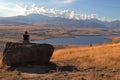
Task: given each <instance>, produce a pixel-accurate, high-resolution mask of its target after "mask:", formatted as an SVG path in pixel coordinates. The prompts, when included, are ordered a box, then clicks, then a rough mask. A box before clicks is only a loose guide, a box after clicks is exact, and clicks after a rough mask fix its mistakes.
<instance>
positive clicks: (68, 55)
mask: <svg viewBox="0 0 120 80" xmlns="http://www.w3.org/2000/svg"><path fill="white" fill-rule="evenodd" d="M52 61H53V62H61V63H64V64H65V65H74V66H77V67H79V68H90V67H96V68H108V69H120V43H117V44H104V45H98V46H92V47H75V48H68V49H62V50H56V51H55V52H54V54H53V56H52ZM64 61H68V62H64ZM69 61H70V62H69Z"/></svg>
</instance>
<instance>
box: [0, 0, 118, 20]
mask: <svg viewBox="0 0 120 80" xmlns="http://www.w3.org/2000/svg"><path fill="white" fill-rule="evenodd" d="M36 8H37V9H36ZM33 9H36V11H35V10H34V11H33ZM53 9H54V10H53ZM37 10H40V11H39V12H38V11H37ZM41 10H42V11H41ZM65 10H66V11H65ZM67 10H68V11H67ZM46 11H48V12H49V11H50V12H51V13H49V15H50V16H53V15H55V16H58V17H60V16H62V17H69V18H75V19H86V18H99V19H103V20H105V19H106V20H120V0H0V17H8V16H16V15H25V14H26V13H27V14H30V13H33V12H38V13H42V14H48V13H46ZM58 13H60V14H58Z"/></svg>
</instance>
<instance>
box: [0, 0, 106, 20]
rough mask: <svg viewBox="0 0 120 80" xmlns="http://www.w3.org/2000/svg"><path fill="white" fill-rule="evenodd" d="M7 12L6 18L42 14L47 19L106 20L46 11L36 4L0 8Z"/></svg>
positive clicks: (84, 15) (53, 10)
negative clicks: (8, 12) (9, 12)
mask: <svg viewBox="0 0 120 80" xmlns="http://www.w3.org/2000/svg"><path fill="white" fill-rule="evenodd" d="M73 1H75V0H62V1H61V2H63V3H72V2H73ZM1 9H4V10H8V11H11V12H12V13H11V14H9V15H8V16H17V15H28V14H42V15H46V16H49V17H62V18H69V19H77V20H86V19H98V20H101V21H105V20H107V19H106V18H104V17H98V16H97V15H96V14H93V13H91V14H89V15H87V14H79V13H77V12H75V11H70V10H61V11H60V10H57V9H54V8H51V9H47V8H45V7H38V6H37V5H36V4H33V5H32V6H31V7H29V8H28V7H27V6H24V7H21V6H19V5H16V6H15V7H14V8H8V7H4V6H0V10H1Z"/></svg>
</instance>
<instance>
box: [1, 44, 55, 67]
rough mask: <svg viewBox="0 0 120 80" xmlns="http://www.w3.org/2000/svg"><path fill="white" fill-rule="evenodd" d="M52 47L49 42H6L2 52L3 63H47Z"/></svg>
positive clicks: (17, 64) (9, 64)
mask: <svg viewBox="0 0 120 80" xmlns="http://www.w3.org/2000/svg"><path fill="white" fill-rule="evenodd" d="M53 51H54V47H53V46H52V45H50V44H36V43H28V44H27V43H13V42H8V43H6V47H5V50H4V52H3V59H2V63H3V65H8V66H19V65H27V64H37V65H44V64H47V63H49V61H50V58H51V56H52V54H53Z"/></svg>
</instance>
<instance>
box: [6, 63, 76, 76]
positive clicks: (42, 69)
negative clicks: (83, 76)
mask: <svg viewBox="0 0 120 80" xmlns="http://www.w3.org/2000/svg"><path fill="white" fill-rule="evenodd" d="M14 70H16V71H18V72H21V73H36V74H45V73H54V72H64V71H70V72H72V71H78V69H77V68H76V67H75V66H57V65H56V64H55V63H52V62H50V63H49V64H47V65H42V66H41V65H25V66H18V67H9V68H8V69H7V71H14Z"/></svg>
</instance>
